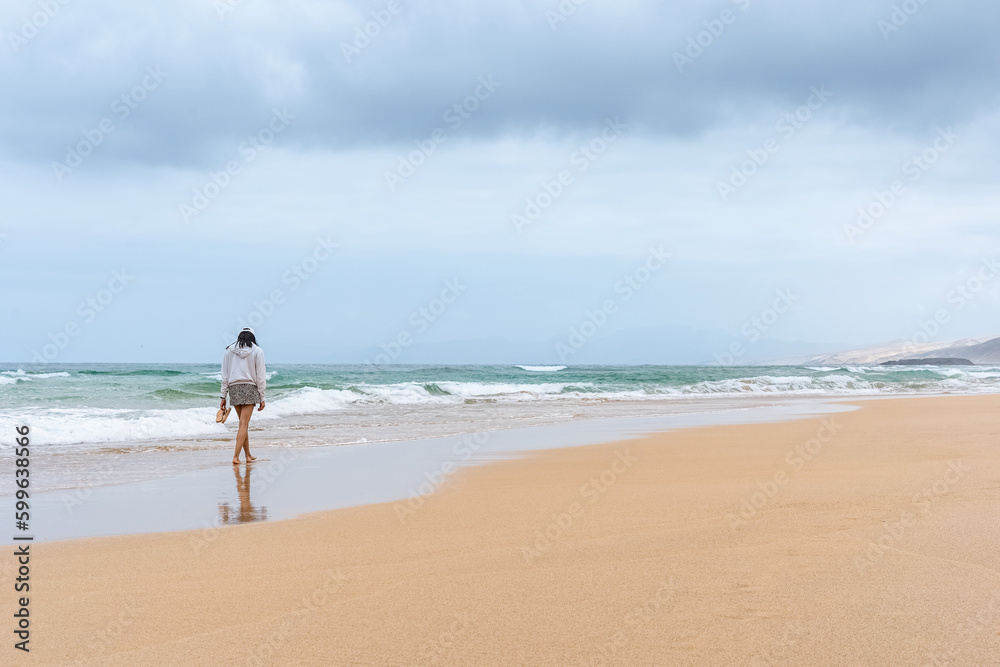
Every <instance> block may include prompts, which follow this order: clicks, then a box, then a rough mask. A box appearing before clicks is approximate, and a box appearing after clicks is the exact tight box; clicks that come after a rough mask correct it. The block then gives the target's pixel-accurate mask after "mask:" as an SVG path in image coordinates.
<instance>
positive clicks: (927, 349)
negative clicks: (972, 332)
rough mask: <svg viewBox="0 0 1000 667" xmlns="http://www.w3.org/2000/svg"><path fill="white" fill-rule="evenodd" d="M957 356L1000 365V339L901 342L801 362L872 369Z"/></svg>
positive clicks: (976, 361)
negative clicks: (880, 365) (901, 361)
mask: <svg viewBox="0 0 1000 667" xmlns="http://www.w3.org/2000/svg"><path fill="white" fill-rule="evenodd" d="M930 357H953V358H960V359H968V360H969V361H971V362H973V363H975V364H1000V338H966V339H964V340H956V341H944V342H934V343H919V344H918V343H912V342H910V341H905V340H899V341H893V342H891V343H884V344H882V345H874V346H872V347H866V348H861V349H856V350H848V351H846V352H835V353H833V354H823V355H819V356H815V357H808V358H806V359H802V360H800V361H799V363H800V364H802V365H803V366H842V365H851V366H870V365H875V364H881V363H884V362H886V361H900V360H902V359H916V358H930Z"/></svg>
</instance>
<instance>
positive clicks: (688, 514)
mask: <svg viewBox="0 0 1000 667" xmlns="http://www.w3.org/2000/svg"><path fill="white" fill-rule="evenodd" d="M830 419H831V418H830V417H827V418H826V420H827V423H828V424H829V420H830ZM832 420H833V424H834V427H835V429H836V434H835V435H833V437H830V435H831V434H830V430H829V429H826V430H824V429H823V427H822V424H823V420H822V419H820V418H810V419H807V420H801V421H796V422H790V423H784V424H764V425H752V426H724V427H713V428H704V429H696V430H686V431H678V432H674V433H668V434H662V435H656V436H653V437H648V438H644V439H641V440H636V441H631V442H626V443H618V444H612V445H602V446H591V447H579V448H572V449H562V450H553V451H545V452H540V453H534V454H530V455H528V456H526V457H525V458H523V459H519V460H515V461H505V462H500V463H495V464H492V465H489V466H483V467H480V468H475V469H468V470H463V471H462V472H460V473H458V474H456V475H454V476H453V477H452V478H451V480H450V481H449V483H448V484H447V485H446V487H445V488H444V489H443V490H442V491H441V492H439V493H438V494H436V495H434V496H433V497H431V498H430V499H429V500H427V502H426V503H425V504H424V505H423V506H422V507H420V508H419V509H418V510H417V511H416V512H415V513H413V514H412V515H408V516H406V517H405V520H401V519H400V517H399V514H398V511H399V508H400V505H393V504H386V505H373V506H366V507H359V508H353V509H347V510H338V511H331V512H324V513H319V514H314V515H309V516H305V517H302V518H299V519H295V520H290V521H282V522H273V523H261V524H250V525H245V526H237V527H232V528H225V529H222V530H221V531H220V532H219V533H218V534H217V535H211V534H210V535H203V534H201V533H173V534H159V535H140V536H125V537H116V538H101V539H92V540H82V541H75V542H64V543H54V544H37V545H35V546H34V547H33V551H34V557H33V560H32V593H31V610H32V620H33V626H32V628H33V635H32V642H31V647H32V652H31V656H30V658H31V660H30V662H31V663H32V664H74V660H75V659H77V658H81V657H82V658H84V660H82V661H81V662H80V663H79V664H92V665H202V664H204V665H240V664H251V665H253V664H269V665H270V664H274V665H296V664H306V665H331V664H332V665H396V664H407V665H409V664H441V665H586V664H621V665H673V664H679V665H687V664H691V665H701V664H706V665H707V664H713V665H734V664H735V665H743V664H751V665H754V664H757V665H766V664H788V665H804V664H808V665H821V664H831V665H832V664H837V665H860V664H866V665H890V664H892V665H920V664H953V665H957V664H963V665H982V664H1000V539H998V538H1000V511H998V510H1000V508H998V505H1000V437H998V433H1000V397H996V396H986V397H954V398H951V397H948V398H919V399H905V400H890V401H872V402H867V403H865V404H864V407H863V409H862V410H861V411H858V412H853V413H846V414H839V415H836V416H834V417H832ZM813 438H816V440H812V441H810V440H811V439H813ZM820 438H822V439H824V440H826V442H821V441H820ZM797 446H801V447H806V446H808V447H810V448H811V449H813V450H814V451H815V452H816V453H815V455H812V459H811V460H809V461H805V460H803V461H802V462H801V463H802V464H801V465H800V466H798V465H796V464H795V463H794V462H792V463H790V462H788V461H787V460H786V456H787V454H788V452H790V451H794V449H795V448H796V447H797ZM796 456H797V455H794V456H793V457H792V459H794V458H795V457H796ZM629 457H631V458H632V459H634V462H633V463H631V464H630V465H629V467H626V466H625V463H623V462H622V461H623V460H628V458H629ZM616 461H618V463H617V465H616V464H615V462H616ZM613 467H617V472H615V473H611V472H607V471H609V470H612V468H613ZM602 472H603V473H604V482H603V483H602V482H600V481H598V482H597V486H600V487H601V489H602V490H601V491H597V490H594V489H595V487H594V486H587V487H586V488H585V485H588V484H591V482H589V480H592V479H598V480H599V479H600V477H601V474H602ZM776 473H778V477H777V479H778V480H779V481H780V480H784V483H783V484H781V483H778V482H775V486H774V487H771V486H769V485H768V484H767V481H768V480H771V481H774V479H775V474H776ZM780 473H784V474H786V475H787V478H783V477H781V474H780ZM761 483H763V484H764V489H763V490H761V487H760V484H761ZM605 484H606V487H605ZM925 489H926V490H927V495H926V496H924V495H921V494H923V491H924V490H925ZM768 491H775V493H774V494H773V496H767V492H768ZM755 493H761V494H763V495H756V496H755V495H754V494H755ZM591 501H593V502H591ZM744 501H746V502H747V503H750V505H749V506H750V507H752V504H753V503H755V504H757V505H759V506H760V508H759V509H755V511H754V512H750V511H748V510H746V507H747V506H744V505H742V504H743V503H744ZM575 503H578V504H579V506H580V507H579V508H576V507H574V504H575ZM741 506H743V507H744V510H743V511H744V514H745V516H746V518H745V519H740V522H739V523H738V524H737V525H734V524H736V523H737V522H736V521H735V520H734V515H735V518H739V513H740V511H741ZM564 513H565V514H576V516H575V517H574V518H572V523H571V525H568V527H566V528H557V527H554V526H555V519H553V515H555V516H556V517H557V518H558V517H559V515H560V514H564ZM561 521H562V523H563V524H566V523H567V520H566V517H565V516H563V517H562V518H561ZM536 531H537V532H536ZM546 531H548V532H549V533H550V534H551V535H552V536H554V537H555V538H554V539H552V540H550V542H549V543H548V545H547V546H546V544H545V543H544V542H543V541H540V540H539V539H538V536H539V534H544V533H545V532H546ZM560 533H561V534H560ZM206 538H208V539H206ZM880 540H881V546H878V547H873V546H871V545H872V544H877V543H878V542H879V541H880ZM526 547H527V548H531V549H533V550H534V551H533V552H532V553H528V552H527V551H526V550H525V549H526ZM538 547H541V548H538ZM0 564H2V566H3V567H4V568H5V571H6V572H10V568H11V559H10V557H9V556H5V557H4V559H3V560H2V561H0ZM8 580H9V578H8ZM12 597H13V596H12V593H11V592H10V591H9V589H8V592H7V593H5V594H4V595H3V596H2V599H0V605H3V607H2V610H3V616H4V617H5V618H7V619H8V620H7V621H6V623H7V624H8V625H12V623H11V613H12V612H11V610H12V609H13V605H12V602H13V600H12ZM4 632H5V634H6V636H7V637H8V642H10V643H12V642H11V640H10V637H11V635H10V634H9V632H10V631H9V630H5V631H4ZM2 651H3V655H4V664H14V663H13V662H7V660H8V658H9V657H11V656H12V652H13V649H12V648H11V647H10V646H6V647H4V648H3V649H2ZM15 657H19V656H15ZM935 660H936V661H937V662H935ZM25 664H27V661H25Z"/></svg>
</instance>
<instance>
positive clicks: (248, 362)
mask: <svg viewBox="0 0 1000 667" xmlns="http://www.w3.org/2000/svg"><path fill="white" fill-rule="evenodd" d="M239 383H253V384H255V385H257V391H258V392H260V400H262V401H263V400H264V389H265V388H266V387H267V369H266V368H265V367H264V350H262V349H260V348H259V347H258V346H256V345H251V346H250V347H237V346H236V345H235V344H233V345H230V346H229V347H227V348H226V354H225V355H224V356H223V357H222V398H225V397H226V396H227V395H228V394H229V385H231V384H239Z"/></svg>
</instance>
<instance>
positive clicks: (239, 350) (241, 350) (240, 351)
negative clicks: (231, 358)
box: [229, 345, 253, 359]
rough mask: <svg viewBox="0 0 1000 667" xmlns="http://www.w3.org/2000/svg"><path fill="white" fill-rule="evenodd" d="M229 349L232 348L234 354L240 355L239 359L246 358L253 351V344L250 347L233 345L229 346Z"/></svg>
mask: <svg viewBox="0 0 1000 667" xmlns="http://www.w3.org/2000/svg"><path fill="white" fill-rule="evenodd" d="M229 349H230V350H232V351H233V352H235V353H236V355H237V356H238V357H240V358H241V359H246V358H247V357H249V356H250V354H251V353H252V352H253V346H252V345H251V346H250V347H236V346H233V347H231V348H229Z"/></svg>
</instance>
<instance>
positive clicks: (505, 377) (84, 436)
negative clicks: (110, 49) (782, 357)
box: [0, 364, 1000, 447]
mask: <svg viewBox="0 0 1000 667" xmlns="http://www.w3.org/2000/svg"><path fill="white" fill-rule="evenodd" d="M268 373H269V376H270V377H269V380H268V390H267V408H266V410H265V411H264V412H261V413H256V414H255V417H254V422H255V424H256V425H257V426H258V427H259V428H292V427H293V426H294V425H297V424H301V423H308V424H311V425H312V426H314V427H318V426H324V425H325V426H335V425H337V424H340V423H347V422H351V423H356V424H359V425H364V424H375V423H379V424H381V423H383V422H385V421H386V420H387V419H390V418H391V419H390V420H391V421H392V422H393V425H394V426H395V427H397V428H398V429H399V430H406V428H407V427H408V425H409V426H412V427H413V429H411V430H417V428H418V426H419V428H420V429H423V431H421V432H430V433H433V432H434V429H433V428H430V427H431V426H433V425H434V424H435V423H440V424H445V423H453V422H456V421H461V420H462V419H471V418H472V416H474V417H475V418H476V419H479V420H482V419H483V418H484V416H485V417H486V418H489V419H493V418H496V419H503V418H504V416H505V415H515V414H516V415H518V416H519V417H524V416H525V415H527V416H532V415H536V416H539V417H540V416H544V415H549V416H552V415H582V416H587V414H589V413H588V410H591V409H593V408H594V406H597V405H608V404H620V405H636V404H640V403H641V404H646V405H647V407H646V408H644V409H645V410H646V413H647V414H648V413H649V411H650V410H655V407H650V406H655V405H656V404H659V403H664V402H666V403H671V402H674V403H676V402H684V401H688V400H693V399H703V400H708V399H718V398H730V399H737V400H738V399H740V398H741V397H795V396H811V397H839V396H863V395H886V394H920V393H925V394H937V393H993V392H997V391H1000V368H997V367H960V368H956V367H948V368H934V367H907V368H898V367H893V368H882V367H843V368H805V367H795V366H754V367H720V366H627V367H624V366H623V367H618V366H572V367H562V366H544V367H543V366H377V365H353V366H351V365H269V366H268ZM218 393H219V367H218V365H212V364H204V365H199V364H171V365H134V364H131V365H125V364H94V365H75V364H74V365H56V364H50V365H46V366H44V367H43V366H37V367H36V366H30V365H22V366H17V367H0V445H4V446H9V445H11V444H12V441H13V440H12V437H11V434H12V433H13V426H14V425H15V424H19V423H29V424H31V425H32V426H33V427H34V428H35V431H36V433H37V434H38V435H39V436H40V437H42V438H44V440H45V441H46V442H48V443H51V444H53V445H65V446H70V445H77V446H80V447H83V446H86V445H88V444H105V445H106V444H109V443H142V442H147V441H162V440H176V439H197V438H202V437H213V436H220V435H227V434H228V433H229V431H228V430H227V429H228V428H229V426H231V425H227V426H222V425H218V424H216V423H215V420H214V416H215V410H216V408H217V407H218ZM352 420H353V421H352ZM352 437H354V436H352Z"/></svg>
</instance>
